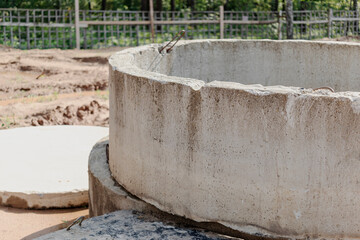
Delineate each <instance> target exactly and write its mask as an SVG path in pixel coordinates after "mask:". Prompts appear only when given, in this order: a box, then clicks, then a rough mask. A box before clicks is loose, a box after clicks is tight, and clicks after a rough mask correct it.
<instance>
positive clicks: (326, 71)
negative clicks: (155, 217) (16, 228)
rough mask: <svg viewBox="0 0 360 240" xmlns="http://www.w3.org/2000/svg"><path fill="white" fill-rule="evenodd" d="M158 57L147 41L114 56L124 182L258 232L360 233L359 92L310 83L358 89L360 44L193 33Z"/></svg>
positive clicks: (186, 209) (114, 152) (117, 171)
mask: <svg viewBox="0 0 360 240" xmlns="http://www.w3.org/2000/svg"><path fill="white" fill-rule="evenodd" d="M195 53H197V54H195ZM156 56H158V53H157V46H145V47H139V48H135V49H129V50H125V51H122V52H120V53H118V54H116V55H114V56H113V57H112V58H111V59H110V65H111V67H110V162H109V165H110V169H111V172H112V175H113V176H114V178H115V179H116V181H117V182H119V183H120V184H121V185H122V186H124V187H125V189H127V190H128V191H129V192H131V193H132V194H134V195H136V196H137V197H139V198H141V199H143V200H145V201H146V202H149V203H151V204H153V205H155V206H156V207H158V208H159V209H162V210H164V211H166V212H170V213H174V214H177V215H180V216H185V217H187V218H191V219H194V220H197V221H213V222H218V223H222V224H224V225H226V226H229V227H232V228H233V229H237V230H240V231H244V232H247V233H251V234H268V235H271V236H283V237H293V238H305V237H310V238H359V237H360V212H359V211H360V208H359V207H358V202H359V201H360V194H359V193H360V191H359V189H360V185H359V184H360V175H359V174H358V172H357V169H358V168H360V161H359V156H360V144H359V143H360V134H359V133H360V94H359V93H358V92H336V93H331V92H330V91H328V90H318V91H314V90H312V89H308V88H307V87H319V86H324V85H325V86H329V87H334V88H335V89H337V90H338V91H341V90H353V91H357V90H359V89H360V87H359V84H360V81H359V77H360V72H359V71H360V68H359V66H360V62H359V61H360V58H359V56H360V45H355V44H340V43H319V42H305V41H291V42H289V41H267V40H266V41H237V40H227V41H218V40H213V41H194V42H182V43H179V45H178V46H177V47H176V48H175V49H174V51H173V52H171V53H170V54H168V55H166V56H164V57H163V58H162V60H160V61H159V63H156V64H153V65H152V66H149V65H150V64H151V63H152V62H153V59H154V58H155V57H156ZM160 59H161V58H160ZM325 63H326V64H325ZM156 66H157V67H156ZM287 68H291V69H290V70H289V69H287ZM148 69H149V70H153V71H157V72H151V71H148ZM166 74H172V75H178V77H174V76H168V75H166ZM183 76H185V77H195V78H198V79H203V80H206V81H202V80H196V79H189V78H184V77H183ZM274 76H275V77H274ZM211 80H224V82H222V81H213V82H210V81H211ZM225 80H227V81H229V82H225ZM230 81H233V82H230ZM236 82H241V83H246V84H247V83H261V84H265V85H272V84H284V85H289V86H299V87H306V88H304V89H303V88H299V87H284V86H268V87H264V86H262V85H244V84H241V83H236Z"/></svg>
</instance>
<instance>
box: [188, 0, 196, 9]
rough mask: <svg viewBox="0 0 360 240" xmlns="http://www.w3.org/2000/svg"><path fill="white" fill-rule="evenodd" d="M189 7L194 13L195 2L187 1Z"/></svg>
mask: <svg viewBox="0 0 360 240" xmlns="http://www.w3.org/2000/svg"><path fill="white" fill-rule="evenodd" d="M187 6H188V7H189V8H191V10H192V11H194V9H195V0H187Z"/></svg>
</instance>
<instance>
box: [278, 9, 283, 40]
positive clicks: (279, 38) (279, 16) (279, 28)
mask: <svg viewBox="0 0 360 240" xmlns="http://www.w3.org/2000/svg"><path fill="white" fill-rule="evenodd" d="M281 18H282V11H281V10H280V11H279V15H278V40H281V39H282V34H281Z"/></svg>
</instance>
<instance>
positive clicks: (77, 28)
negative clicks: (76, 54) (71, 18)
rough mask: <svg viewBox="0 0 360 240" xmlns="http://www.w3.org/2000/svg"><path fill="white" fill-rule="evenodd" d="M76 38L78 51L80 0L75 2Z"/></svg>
mask: <svg viewBox="0 0 360 240" xmlns="http://www.w3.org/2000/svg"><path fill="white" fill-rule="evenodd" d="M75 36H76V49H80V26H79V0H75Z"/></svg>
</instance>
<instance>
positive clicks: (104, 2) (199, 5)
mask: <svg viewBox="0 0 360 240" xmlns="http://www.w3.org/2000/svg"><path fill="white" fill-rule="evenodd" d="M79 1H80V9H82V10H143V11H147V10H148V9H149V0H79ZM223 4H224V5H225V9H226V10H230V11H277V10H285V9H284V6H285V0H154V9H155V10H156V11H170V10H172V11H179V10H181V9H189V10H193V11H211V10H217V9H218V7H219V6H220V5H223ZM293 5H294V10H326V9H329V8H332V9H334V10H353V9H354V6H357V0H293ZM0 8H26V9H69V10H70V9H73V8H74V0H0Z"/></svg>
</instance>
